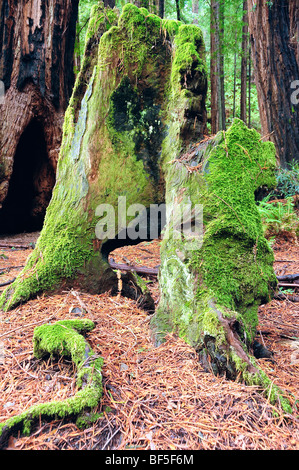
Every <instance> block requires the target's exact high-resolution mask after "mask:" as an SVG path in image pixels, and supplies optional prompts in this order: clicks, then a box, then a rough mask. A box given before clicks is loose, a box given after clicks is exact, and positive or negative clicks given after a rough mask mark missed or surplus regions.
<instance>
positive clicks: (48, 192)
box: [0, 119, 55, 233]
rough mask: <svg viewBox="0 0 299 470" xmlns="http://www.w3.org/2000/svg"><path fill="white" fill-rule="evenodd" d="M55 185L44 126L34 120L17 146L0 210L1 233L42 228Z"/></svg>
mask: <svg viewBox="0 0 299 470" xmlns="http://www.w3.org/2000/svg"><path fill="white" fill-rule="evenodd" d="M54 184H55V172H54V169H53V167H52V165H51V163H50V161H49V158H48V152H47V146H46V141H45V135H44V129H43V126H42V124H41V123H40V122H39V121H38V120H37V119H34V120H33V121H31V123H30V124H29V125H28V127H27V128H26V129H25V131H24V133H23V134H22V136H21V138H20V140H19V143H18V146H17V150H16V154H15V157H14V165H13V172H12V175H11V179H10V182H9V189H8V193H7V197H6V199H5V201H4V203H3V209H2V211H1V212H0V233H20V232H33V231H38V230H41V228H42V225H43V221H44V217H45V212H46V209H47V207H48V204H49V202H50V199H51V196H52V190H53V187H54Z"/></svg>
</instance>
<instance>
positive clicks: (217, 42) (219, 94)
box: [210, 0, 226, 134]
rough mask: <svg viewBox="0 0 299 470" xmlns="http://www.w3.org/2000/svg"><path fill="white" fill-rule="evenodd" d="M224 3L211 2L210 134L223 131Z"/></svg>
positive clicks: (224, 122)
mask: <svg viewBox="0 0 299 470" xmlns="http://www.w3.org/2000/svg"><path fill="white" fill-rule="evenodd" d="M223 34H224V2H223V1H222V0H213V1H212V2H211V73H210V75H211V131H212V134H215V133H217V132H218V131H219V130H225V126H226V116H225V94H224V57H223V50H222V48H223Z"/></svg>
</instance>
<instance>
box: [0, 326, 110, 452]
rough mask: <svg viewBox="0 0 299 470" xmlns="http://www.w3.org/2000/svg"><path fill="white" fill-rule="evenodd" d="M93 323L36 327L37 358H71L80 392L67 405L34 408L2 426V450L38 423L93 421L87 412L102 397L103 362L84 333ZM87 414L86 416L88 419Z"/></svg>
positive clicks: (0, 429) (0, 439)
mask: <svg viewBox="0 0 299 470" xmlns="http://www.w3.org/2000/svg"><path fill="white" fill-rule="evenodd" d="M94 327H95V324H94V323H93V322H92V321H91V320H87V319H84V320H83V319H81V320H61V321H58V322H56V323H54V324H53V325H51V324H45V325H41V326H39V327H37V328H36V329H35V331H34V337H33V352H34V355H35V357H36V358H39V359H41V358H44V357H46V356H49V355H50V356H57V355H61V356H63V357H70V358H71V360H72V362H73V363H74V365H75V366H76V368H77V387H78V389H79V391H78V392H77V394H76V395H75V396H73V397H70V398H68V399H66V400H64V401H54V402H49V403H42V404H39V405H36V406H32V407H31V408H29V409H28V410H27V411H24V412H23V413H21V414H20V415H18V416H15V417H12V418H10V419H8V420H7V421H5V422H4V423H1V424H0V448H3V447H4V446H5V445H6V443H7V441H8V438H9V436H10V435H12V434H14V433H15V432H17V431H20V432H21V434H25V435H29V434H30V433H31V429H32V426H33V424H34V423H35V422H36V421H37V420H42V419H43V420H44V419H46V420H49V419H50V420H52V419H57V418H58V419H62V418H72V419H73V418H77V425H78V426H83V425H84V421H88V419H90V415H89V414H88V412H90V411H92V410H93V409H94V408H95V407H96V406H97V405H98V402H99V400H100V398H101V395H102V374H101V369H102V365H103V359H102V358H101V357H99V356H96V355H94V353H93V351H92V350H91V349H90V346H89V344H88V343H87V341H86V340H85V338H84V337H83V336H82V333H85V332H87V331H91V330H93V328H94ZM86 412H87V415H86Z"/></svg>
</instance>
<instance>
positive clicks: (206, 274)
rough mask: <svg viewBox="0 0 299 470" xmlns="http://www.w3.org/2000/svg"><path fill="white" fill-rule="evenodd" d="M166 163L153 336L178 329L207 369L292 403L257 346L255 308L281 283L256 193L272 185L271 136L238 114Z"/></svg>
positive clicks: (268, 299) (274, 399)
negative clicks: (259, 358)
mask: <svg viewBox="0 0 299 470" xmlns="http://www.w3.org/2000/svg"><path fill="white" fill-rule="evenodd" d="M168 166H169V169H168V174H167V177H166V181H167V184H166V201H167V203H168V206H169V207H172V208H173V212H170V213H169V214H168V220H167V225H166V228H165V234H164V239H163V244H162V246H161V267H160V273H159V282H160V291H161V299H160V303H159V306H158V309H157V312H156V314H155V315H154V317H153V319H152V328H153V331H154V335H155V339H156V342H157V343H159V342H161V341H163V338H164V336H165V334H166V333H168V332H175V333H176V334H178V335H179V336H180V337H182V338H184V339H185V340H186V341H187V342H188V343H189V344H191V345H192V346H193V347H194V348H195V349H196V350H197V351H198V354H199V357H200V359H201V361H202V363H203V364H204V365H205V366H206V367H207V368H208V369H209V370H212V371H213V372H214V373H215V374H220V375H225V376H226V377H227V378H230V379H233V380H236V379H238V380H241V381H244V382H245V383H247V384H250V385H253V384H255V385H259V386H261V387H262V389H263V390H266V393H267V394H270V395H271V397H270V398H271V400H272V401H273V402H275V401H277V399H279V400H280V401H281V403H282V405H283V407H285V410H286V411H290V407H289V405H288V401H287V400H285V399H284V398H283V393H282V392H281V391H280V390H278V389H277V388H276V387H275V386H274V385H273V384H272V383H271V381H270V380H269V379H268V378H267V376H266V374H265V373H264V372H263V371H262V370H261V369H260V367H259V366H258V364H257V361H256V360H255V358H254V357H253V353H252V345H253V342H254V338H255V334H256V327H257V324H258V307H259V305H261V304H262V303H267V302H268V301H270V300H271V299H272V297H273V295H274V293H275V289H276V286H277V279H276V276H275V272H274V269H273V262H274V256H273V251H272V249H271V247H270V244H269V242H268V241H267V240H266V239H265V237H264V235H263V230H262V224H261V219H260V215H259V212H258V208H257V205H256V202H255V192H256V191H257V190H258V189H259V188H260V187H263V186H265V187H267V188H269V189H271V188H273V187H275V185H276V180H275V167H276V160H275V147H274V144H272V143H271V142H266V143H262V142H261V139H260V135H259V134H258V133H257V132H256V131H255V130H253V129H252V130H249V129H248V128H247V127H246V126H245V124H244V123H243V121H241V120H238V119H236V120H235V121H234V122H233V124H232V126H231V127H230V128H229V129H228V131H227V132H226V133H224V132H220V133H219V134H217V136H216V137H214V138H213V139H210V140H206V141H205V142H203V143H201V144H200V145H197V146H194V147H191V148H189V149H188V151H187V152H186V151H184V152H183V153H182V154H181V155H179V156H178V158H177V159H175V160H174V161H172V162H170V164H169V165H168ZM197 205H198V207H197V209H198V210H196V206H197ZM188 206H191V208H192V210H193V212H189V214H190V216H189V219H186V218H185V220H184V219H183V218H182V217H181V216H180V212H178V211H177V210H176V209H177V208H181V213H183V211H182V208H184V207H186V208H188ZM200 208H202V211H200V210H199V209H200ZM185 212H186V211H185ZM187 213H188V211H187ZM182 221H183V222H184V224H182ZM188 223H189V226H188ZM184 227H185V229H184ZM186 227H187V229H188V230H186Z"/></svg>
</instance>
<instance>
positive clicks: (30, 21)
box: [0, 0, 78, 232]
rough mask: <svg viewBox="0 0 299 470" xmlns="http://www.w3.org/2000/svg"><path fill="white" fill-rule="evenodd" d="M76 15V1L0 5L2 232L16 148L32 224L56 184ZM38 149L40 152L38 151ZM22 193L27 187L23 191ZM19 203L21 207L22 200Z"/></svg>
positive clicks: (4, 0)
mask: <svg viewBox="0 0 299 470" xmlns="http://www.w3.org/2000/svg"><path fill="white" fill-rule="evenodd" d="M77 12H78V0H75V1H71V0H49V2H42V1H41V0H29V1H28V0H21V1H12V0H0V79H1V80H2V81H3V82H4V85H5V91H6V92H5V98H4V103H3V104H2V105H0V113H1V117H0V119H1V120H0V149H1V151H0V208H1V207H2V205H3V210H2V211H0V224H1V225H2V226H1V228H0V229H1V231H2V232H3V231H4V230H5V227H3V224H5V223H6V221H7V217H6V216H5V217H4V216H3V212H5V211H6V212H7V213H9V211H10V210H11V207H7V208H6V209H5V200H6V198H7V196H8V192H9V187H10V181H11V178H12V177H13V172H14V164H15V163H16V165H17V162H15V157H16V154H17V152H18V146H19V153H20V155H19V157H17V158H20V159H22V160H24V159H27V158H29V160H28V165H27V167H29V166H35V167H36V168H35V170H36V174H35V175H31V176H30V175H29V176H28V177H31V178H32V177H33V178H34V183H33V186H34V188H33V189H32V192H34V194H35V196H33V199H34V200H33V201H32V208H31V212H32V216H33V219H34V217H35V216H36V217H37V216H38V213H41V212H42V213H44V212H45V209H46V206H47V204H48V203H49V199H50V197H51V191H52V189H53V186H54V183H55V170H56V166H57V160H58V154H59V148H60V144H61V137H62V126H63V118H64V112H65V110H66V107H67V105H68V102H69V98H70V96H71V93H72V88H73V85H74V73H73V50H74V42H75V35H76V20H77ZM27 130H28V132H27V133H26V131H27ZM22 136H24V140H23V141H22ZM26 139H27V144H28V145H27V147H26V145H25V144H26ZM30 141H31V142H32V146H33V147H35V150H33V153H35V154H36V161H34V162H33V160H32V161H31V160H30V158H31V156H30V154H31V152H30ZM24 145H25V147H26V148H23V147H24ZM41 147H44V148H43V149H42V150H41ZM42 153H44V159H41V161H38V154H42ZM21 154H22V155H21ZM22 165H23V166H22V169H24V168H25V167H26V163H24V161H23V163H22ZM17 171H18V170H17ZM19 171H20V173H21V172H22V170H20V169H19ZM24 171H25V174H26V170H24ZM17 178H18V177H17ZM16 186H17V183H16ZM16 190H17V189H16V188H14V191H16ZM25 191H26V186H24V187H23V192H25ZM18 197H19V203H20V201H22V197H24V194H23V195H22V194H19V195H18ZM15 205H17V203H16V204H15ZM1 214H2V216H1ZM6 215H7V214H6ZM18 215H20V214H16V215H15V217H18ZM1 217H2V219H1ZM3 217H4V219H3Z"/></svg>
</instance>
